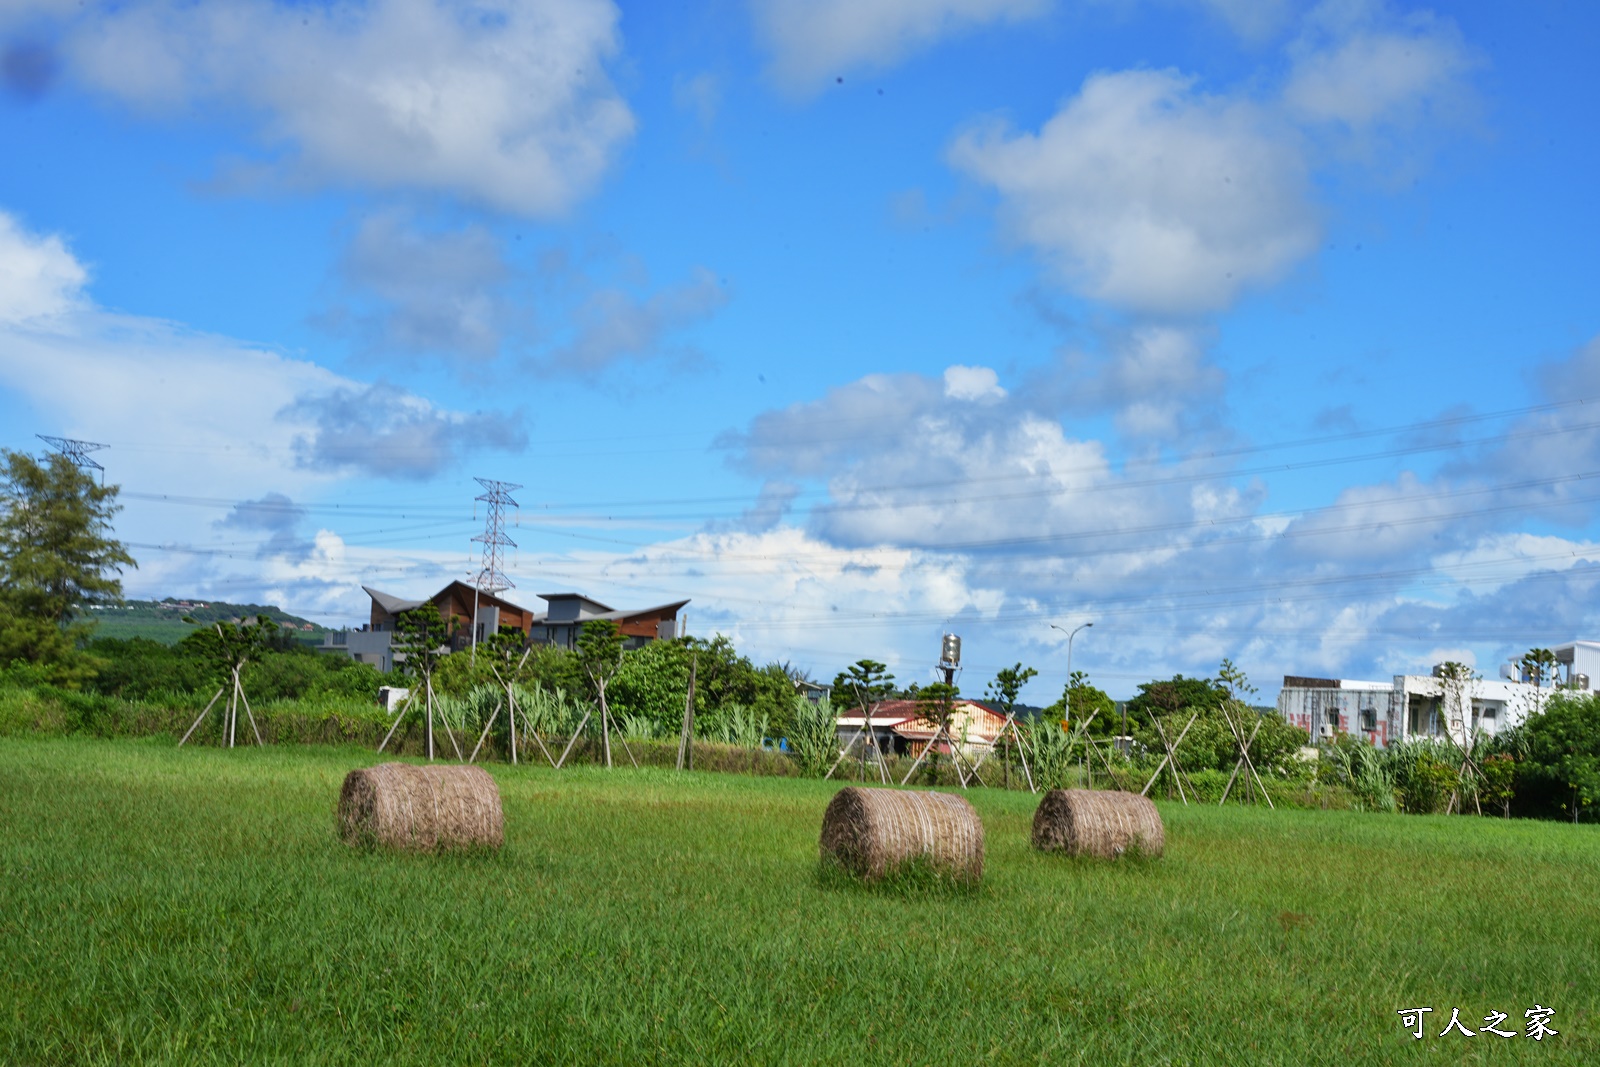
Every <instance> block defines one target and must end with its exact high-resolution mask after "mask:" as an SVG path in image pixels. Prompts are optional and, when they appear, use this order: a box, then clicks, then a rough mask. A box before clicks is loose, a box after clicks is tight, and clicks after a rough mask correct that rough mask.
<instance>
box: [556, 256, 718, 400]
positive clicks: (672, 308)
mask: <svg viewBox="0 0 1600 1067" xmlns="http://www.w3.org/2000/svg"><path fill="white" fill-rule="evenodd" d="M727 301H728V291H727V289H725V288H724V287H723V285H722V283H721V282H720V281H719V280H718V279H717V277H716V275H714V274H712V273H711V271H709V270H707V269H706V268H704V267H698V268H696V269H695V270H694V271H693V272H692V274H691V276H690V278H689V279H688V280H687V281H685V282H683V283H681V284H679V285H675V286H669V287H666V288H663V289H658V290H657V291H655V292H653V293H650V294H649V295H647V296H645V295H638V294H635V293H634V292H631V291H629V290H627V289H623V288H620V287H615V286H612V287H605V288H599V289H595V290H593V291H592V292H590V293H589V294H588V295H587V296H586V297H585V298H584V300H583V302H582V303H581V304H580V305H579V306H578V307H577V309H576V312H575V314H574V320H575V326H574V329H573V333H572V335H571V337H570V338H568V339H567V341H566V342H565V343H563V344H560V345H558V346H556V347H555V348H554V349H552V350H551V351H550V352H549V353H547V354H545V355H542V356H539V357H537V358H535V359H531V360H529V362H528V365H529V367H530V368H531V369H533V370H535V371H537V372H538V373H541V374H549V375H576V376H579V377H588V378H594V377H598V376H600V375H602V374H604V373H605V372H606V371H608V370H610V369H611V368H612V367H614V366H615V365H617V364H618V363H621V362H624V361H631V362H633V363H643V362H646V361H649V360H653V359H658V358H661V357H663V356H667V357H673V358H676V360H677V361H678V362H679V363H680V364H684V365H692V364H695V363H699V362H701V361H702V360H703V357H702V356H701V355H700V353H699V352H698V351H696V350H694V349H693V348H682V347H680V348H678V349H677V350H675V351H674V350H669V349H666V348H665V347H664V342H665V340H666V338H667V337H668V336H669V335H671V334H673V333H676V332H679V331H681V330H685V329H688V328H689V327H691V326H693V325H695V324H696V323H698V322H700V321H701V320H703V319H705V318H707V317H709V316H710V315H712V314H713V313H714V312H716V311H717V309H718V308H720V307H722V305H723V304H725V303H727Z"/></svg>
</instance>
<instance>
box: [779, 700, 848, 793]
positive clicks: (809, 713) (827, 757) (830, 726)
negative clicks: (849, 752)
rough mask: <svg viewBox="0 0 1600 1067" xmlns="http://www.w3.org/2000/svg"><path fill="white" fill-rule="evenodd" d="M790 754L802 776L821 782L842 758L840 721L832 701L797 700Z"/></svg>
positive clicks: (792, 715)
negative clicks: (835, 761)
mask: <svg viewBox="0 0 1600 1067" xmlns="http://www.w3.org/2000/svg"><path fill="white" fill-rule="evenodd" d="M790 721H791V723H792V725H791V727H790V730H789V751H790V753H792V754H793V756H794V760H795V762H796V763H797V764H799V766H800V773H801V774H804V775H806V776H807V777H811V778H821V777H822V776H823V775H824V774H827V773H828V768H829V767H830V766H832V765H833V761H834V760H835V759H837V758H838V756H839V730H838V717H837V716H836V715H835V714H834V711H833V702H832V701H831V700H826V699H824V700H819V701H817V702H816V703H815V704H813V703H812V702H811V701H809V700H807V699H806V698H805V697H803V696H798V695H797V696H796V697H795V698H794V711H793V712H792V713H791V714H790Z"/></svg>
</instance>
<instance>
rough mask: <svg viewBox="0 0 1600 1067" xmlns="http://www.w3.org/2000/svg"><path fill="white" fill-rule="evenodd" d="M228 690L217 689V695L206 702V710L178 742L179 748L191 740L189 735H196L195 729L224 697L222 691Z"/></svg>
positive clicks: (221, 687) (219, 687)
mask: <svg viewBox="0 0 1600 1067" xmlns="http://www.w3.org/2000/svg"><path fill="white" fill-rule="evenodd" d="M226 688H228V687H227V686H225V685H223V686H218V687H217V691H216V693H215V694H214V695H213V696H212V698H211V699H210V700H208V701H207V702H206V707H205V710H204V711H202V712H201V713H200V714H199V715H198V716H196V717H195V720H194V722H193V723H191V724H190V726H189V729H188V730H186V731H184V734H183V737H182V738H181V739H180V740H179V741H178V747H179V748H182V747H183V742H184V741H187V740H189V735H190V734H192V733H194V730H195V727H196V726H199V725H200V721H201V720H202V719H204V718H205V717H206V716H207V715H209V714H210V713H211V707H212V705H213V704H215V703H216V702H217V700H218V699H219V698H220V697H221V696H222V691H223V690H224V689H226Z"/></svg>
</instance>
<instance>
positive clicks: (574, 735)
mask: <svg viewBox="0 0 1600 1067" xmlns="http://www.w3.org/2000/svg"><path fill="white" fill-rule="evenodd" d="M593 714H594V711H593V709H591V710H589V711H586V712H584V713H583V719H582V720H581V721H580V722H579V723H578V728H577V729H576V730H574V731H573V732H572V738H571V739H570V740H569V741H568V742H567V747H566V750H565V751H563V752H562V753H561V758H560V759H559V760H557V761H556V770H558V771H559V770H560V769H561V765H562V764H563V763H566V762H567V756H569V755H570V754H571V753H572V746H573V745H575V744H577V743H578V738H580V737H582V736H583V728H584V727H585V726H588V725H589V716H591V715H593Z"/></svg>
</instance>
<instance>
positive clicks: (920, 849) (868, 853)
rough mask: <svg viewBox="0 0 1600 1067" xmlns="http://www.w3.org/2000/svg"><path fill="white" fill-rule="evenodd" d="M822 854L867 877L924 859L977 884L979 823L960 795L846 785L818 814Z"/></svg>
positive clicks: (939, 869) (980, 868)
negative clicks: (820, 818)
mask: <svg viewBox="0 0 1600 1067" xmlns="http://www.w3.org/2000/svg"><path fill="white" fill-rule="evenodd" d="M822 856H823V859H825V860H826V859H829V858H830V857H831V858H832V859H833V860H836V861H837V862H838V863H839V864H840V865H842V866H843V867H844V868H845V869H846V870H848V871H849V872H850V873H852V874H855V875H858V876H860V877H863V878H867V879H869V880H873V879H878V878H882V877H883V876H884V875H886V874H889V873H890V872H892V871H893V870H894V869H895V868H897V867H900V866H901V865H903V864H906V863H909V862H911V861H913V860H918V859H923V860H926V861H927V862H928V863H929V864H930V865H931V866H932V867H933V869H934V870H935V871H936V872H938V873H940V874H943V875H947V876H949V877H952V878H954V879H956V880H957V881H962V882H977V881H978V880H979V879H981V878H982V877H983V823H982V822H981V821H980V820H979V819H978V813H977V812H975V811H973V810H972V805H971V804H968V803H967V801H966V798H964V797H958V796H953V795H951V794H949V793H922V792H908V791H902V790H898V789H863V788H861V787H859V786H849V787H848V788H845V789H841V790H839V792H837V793H835V794H834V797H833V800H832V801H831V802H829V804H828V810H827V812H826V813H824V815H823V816H822Z"/></svg>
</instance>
